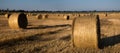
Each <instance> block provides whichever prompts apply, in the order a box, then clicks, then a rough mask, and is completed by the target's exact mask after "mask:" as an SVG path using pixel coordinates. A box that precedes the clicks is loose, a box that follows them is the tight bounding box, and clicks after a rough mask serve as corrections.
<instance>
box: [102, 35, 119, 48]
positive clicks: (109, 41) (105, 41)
mask: <svg viewBox="0 0 120 53" xmlns="http://www.w3.org/2000/svg"><path fill="white" fill-rule="evenodd" d="M119 43H120V34H119V35H114V36H112V37H107V38H102V39H101V47H102V48H105V47H108V46H114V45H115V44H119Z"/></svg>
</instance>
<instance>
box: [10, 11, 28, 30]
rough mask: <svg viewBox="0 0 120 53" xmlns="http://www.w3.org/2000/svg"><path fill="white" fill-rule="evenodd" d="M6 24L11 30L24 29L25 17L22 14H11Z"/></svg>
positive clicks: (25, 24) (26, 22)
mask: <svg viewBox="0 0 120 53" xmlns="http://www.w3.org/2000/svg"><path fill="white" fill-rule="evenodd" d="M8 23H9V26H10V28H12V29H21V28H26V27H27V25H28V21H27V17H26V15H25V14H24V13H13V14H12V15H11V16H10V18H9V20H8Z"/></svg>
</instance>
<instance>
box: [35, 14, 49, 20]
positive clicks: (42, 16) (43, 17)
mask: <svg viewBox="0 0 120 53" xmlns="http://www.w3.org/2000/svg"><path fill="white" fill-rule="evenodd" d="M36 17H37V18H38V19H46V18H48V15H37V16H36Z"/></svg>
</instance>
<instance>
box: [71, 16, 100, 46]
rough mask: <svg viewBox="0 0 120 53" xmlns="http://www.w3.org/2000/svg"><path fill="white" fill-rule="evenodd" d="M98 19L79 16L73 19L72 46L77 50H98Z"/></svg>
mask: <svg viewBox="0 0 120 53" xmlns="http://www.w3.org/2000/svg"><path fill="white" fill-rule="evenodd" d="M97 24H98V18H97V17H96V16H81V17H79V18H76V19H74V21H73V28H72V34H73V35H72V41H73V45H74V46H76V47H78V48H98V40H99V36H98V35H99V34H98V32H99V31H98V29H97V28H98V25H97Z"/></svg>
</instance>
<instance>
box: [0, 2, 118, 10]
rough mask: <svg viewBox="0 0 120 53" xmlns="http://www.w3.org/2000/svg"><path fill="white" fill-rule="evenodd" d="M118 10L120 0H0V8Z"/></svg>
mask: <svg viewBox="0 0 120 53" xmlns="http://www.w3.org/2000/svg"><path fill="white" fill-rule="evenodd" d="M7 8H9V9H16V10H19V9H23V10H55V11H56V10H77V11H81V10H120V0H0V9H7Z"/></svg>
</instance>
